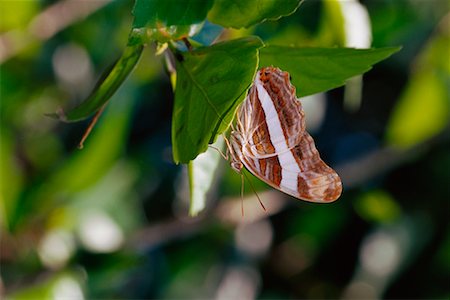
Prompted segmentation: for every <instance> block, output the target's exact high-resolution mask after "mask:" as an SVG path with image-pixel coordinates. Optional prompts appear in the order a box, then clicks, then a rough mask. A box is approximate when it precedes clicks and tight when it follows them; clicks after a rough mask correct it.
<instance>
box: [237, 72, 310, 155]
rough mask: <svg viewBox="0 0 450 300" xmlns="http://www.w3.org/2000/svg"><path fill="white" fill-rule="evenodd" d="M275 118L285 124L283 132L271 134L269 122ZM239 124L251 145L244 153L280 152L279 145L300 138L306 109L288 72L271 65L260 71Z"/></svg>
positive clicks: (296, 142)
mask: <svg viewBox="0 0 450 300" xmlns="http://www.w3.org/2000/svg"><path fill="white" fill-rule="evenodd" d="M265 101H270V102H271V103H265ZM267 107H272V108H273V109H271V110H269V109H267ZM275 122H276V123H278V124H281V128H282V129H283V132H282V133H280V134H278V135H276V136H271V135H270V133H269V130H268V126H270V125H271V124H272V123H275ZM238 126H239V130H238V131H240V132H241V133H242V136H243V140H244V144H246V145H247V146H246V149H244V153H246V154H247V155H248V156H252V157H255V158H266V157H270V156H272V155H274V154H276V153H277V151H276V148H277V147H276V146H277V145H278V148H280V146H281V145H283V146H284V145H286V146H287V149H292V148H293V147H295V145H297V144H298V143H299V142H300V140H301V137H302V135H303V132H304V130H305V120H304V113H303V110H302V107H301V103H300V101H298V100H297V98H296V96H295V87H293V86H292V85H291V83H290V82H289V74H288V73H287V72H282V71H281V70H279V69H277V68H273V67H267V68H263V69H261V70H260V71H259V72H258V73H257V75H256V78H255V82H254V84H253V86H252V87H251V88H250V90H249V93H248V95H247V98H246V99H245V101H244V103H243V105H242V106H241V108H240V110H239V112H238Z"/></svg>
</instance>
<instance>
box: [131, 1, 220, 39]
mask: <svg viewBox="0 0 450 300" xmlns="http://www.w3.org/2000/svg"><path fill="white" fill-rule="evenodd" d="M212 3H213V0H183V1H180V0H136V3H135V6H134V8H133V15H134V16H135V18H134V21H133V32H141V33H142V35H143V39H144V40H156V41H159V42H167V41H170V40H177V39H181V38H183V37H189V36H192V35H194V34H196V33H197V32H198V31H200V29H201V27H202V24H203V21H204V20H205V18H206V14H207V13H208V11H209V9H210V8H211V6H212ZM142 28H145V30H139V31H137V30H136V29H142Z"/></svg>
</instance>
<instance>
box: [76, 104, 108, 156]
mask: <svg viewBox="0 0 450 300" xmlns="http://www.w3.org/2000/svg"><path fill="white" fill-rule="evenodd" d="M105 107H106V103H105V104H103V106H102V107H101V108H100V109H99V110H98V111H97V112H96V113H95V115H94V117H93V118H92V120H91V122H90V123H89V125H88V127H87V128H86V131H85V132H84V134H83V137H82V138H81V140H80V142H79V143H78V149H83V147H84V142H85V141H86V139H87V137H88V136H89V134H90V133H91V131H92V129H93V128H94V126H95V124H97V121H98V118H99V117H100V115H101V114H102V113H103V111H104V110H105Z"/></svg>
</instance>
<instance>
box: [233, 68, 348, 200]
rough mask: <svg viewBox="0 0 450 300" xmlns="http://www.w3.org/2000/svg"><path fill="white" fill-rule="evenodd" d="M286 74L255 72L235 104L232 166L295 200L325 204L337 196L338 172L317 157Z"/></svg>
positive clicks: (339, 193) (269, 70) (339, 186)
mask: <svg viewBox="0 0 450 300" xmlns="http://www.w3.org/2000/svg"><path fill="white" fill-rule="evenodd" d="M289 78H290V76H289V73H287V72H283V71H281V70H280V69H278V68H275V67H265V68H262V69H261V70H259V71H258V72H257V74H256V77H255V79H254V81H253V84H252V86H251V87H250V89H249V91H248V94H247V97H246V98H245V100H244V102H243V103H242V104H241V106H240V107H239V108H238V111H237V115H236V119H237V120H236V128H235V129H233V130H232V131H231V135H230V142H229V153H230V154H231V167H232V168H233V169H234V170H235V171H237V172H238V173H241V172H242V168H243V167H245V168H246V169H247V170H249V171H250V172H251V173H252V174H253V175H255V176H256V177H258V178H259V179H261V180H262V181H264V182H266V183H267V184H269V185H270V186H272V187H274V188H275V189H277V190H280V191H282V192H284V193H286V194H288V195H291V196H293V197H296V198H298V199H302V200H306V201H310V202H318V203H326V202H332V201H334V200H336V199H338V198H339V196H340V195H341V192H342V183H341V179H340V178H339V175H338V174H337V173H336V172H335V171H334V170H333V169H332V168H330V167H329V166H328V165H327V164H326V163H325V162H324V161H323V160H322V159H321V158H320V155H319V152H318V151H317V149H316V146H315V144H314V140H313V138H312V137H311V136H310V135H309V133H308V132H307V131H306V129H305V127H306V125H305V113H304V111H303V109H302V105H301V102H300V101H299V100H298V99H297V98H296V94H295V87H294V86H293V85H292V84H291V82H290V79H289Z"/></svg>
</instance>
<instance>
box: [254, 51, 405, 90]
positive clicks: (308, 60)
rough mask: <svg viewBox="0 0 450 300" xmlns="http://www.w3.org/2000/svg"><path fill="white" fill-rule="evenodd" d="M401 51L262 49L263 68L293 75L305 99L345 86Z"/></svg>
mask: <svg viewBox="0 0 450 300" xmlns="http://www.w3.org/2000/svg"><path fill="white" fill-rule="evenodd" d="M399 50H400V48H399V47H389V48H379V49H353V48H293V47H284V46H268V47H266V48H263V49H261V50H260V63H259V66H260V67H265V66H277V67H278V68H280V69H282V70H283V71H287V72H289V73H290V74H291V77H292V80H291V82H292V83H293V85H294V86H295V87H296V89H297V96H299V97H304V96H308V95H311V94H315V93H319V92H324V91H327V90H330V89H333V88H336V87H339V86H342V85H344V84H345V80H347V79H349V78H351V77H353V76H355V75H359V74H362V73H364V72H367V71H369V70H370V69H371V68H372V65H373V64H375V63H377V62H379V61H382V60H383V59H386V58H387V57H389V56H390V55H392V54H393V53H395V52H397V51H399Z"/></svg>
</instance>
